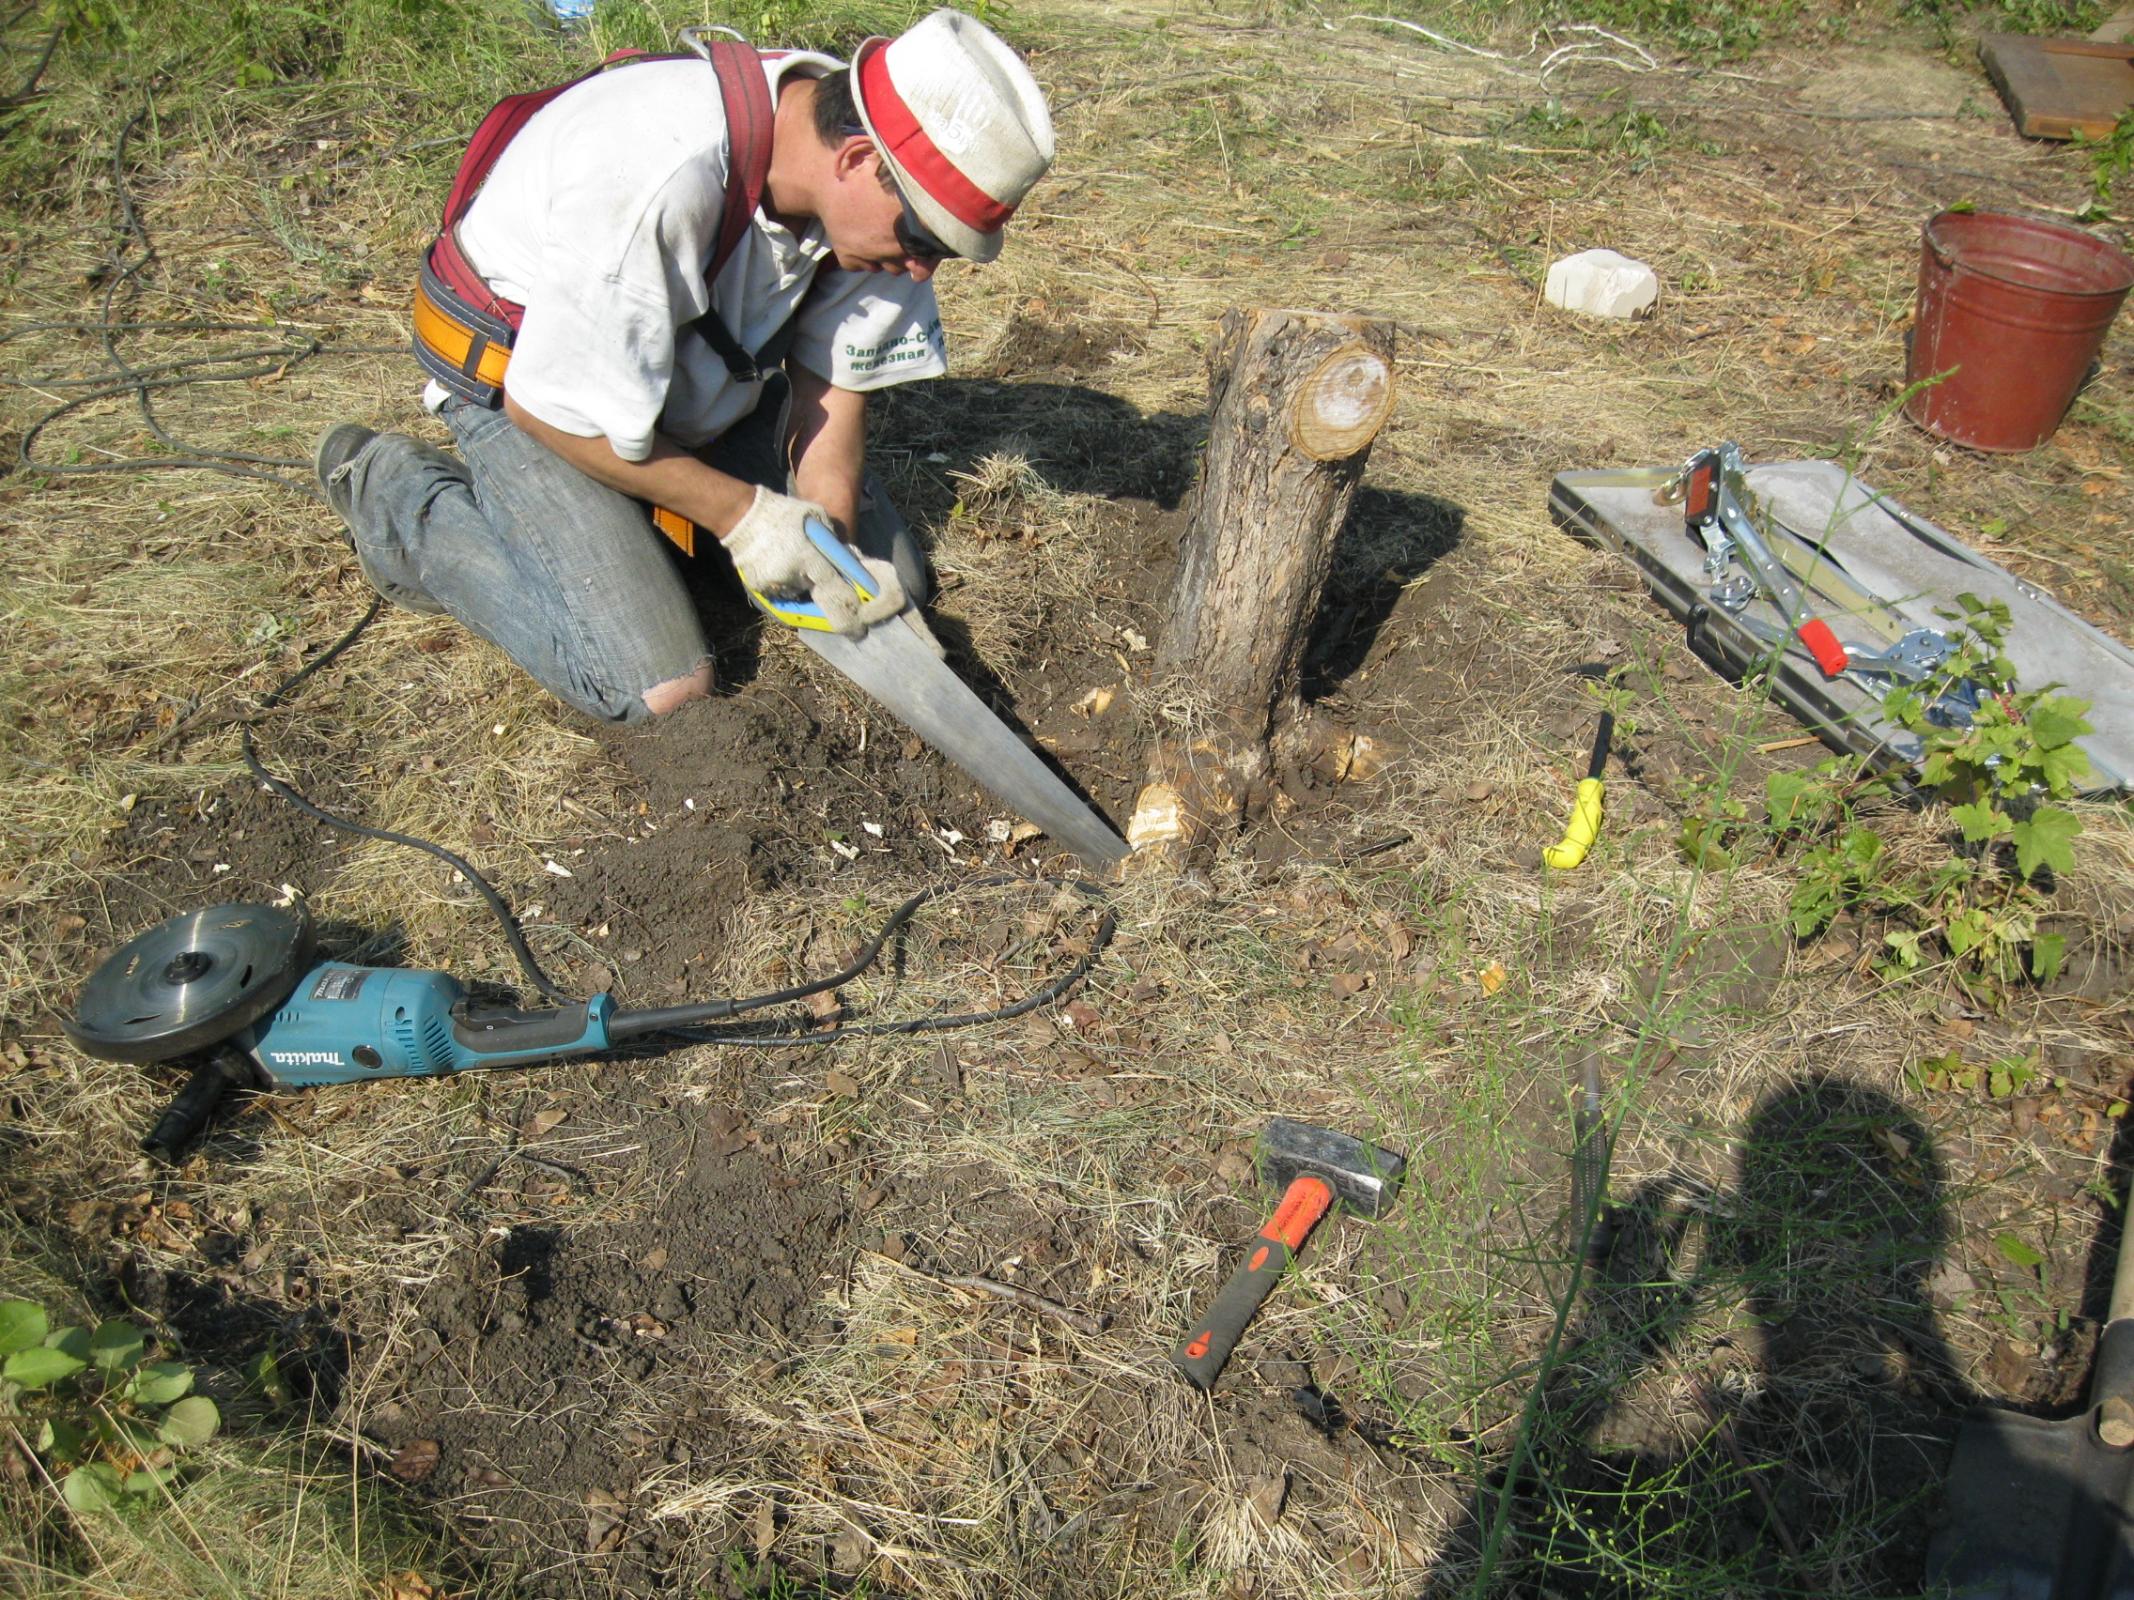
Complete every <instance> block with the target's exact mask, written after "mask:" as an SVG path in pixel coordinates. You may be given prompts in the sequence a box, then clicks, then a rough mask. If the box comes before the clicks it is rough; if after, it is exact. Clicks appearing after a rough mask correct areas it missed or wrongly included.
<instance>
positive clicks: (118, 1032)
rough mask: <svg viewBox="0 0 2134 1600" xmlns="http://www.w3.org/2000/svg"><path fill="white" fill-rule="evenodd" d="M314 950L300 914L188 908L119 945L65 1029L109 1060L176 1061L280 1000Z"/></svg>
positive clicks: (247, 908)
mask: <svg viewBox="0 0 2134 1600" xmlns="http://www.w3.org/2000/svg"><path fill="white" fill-rule="evenodd" d="M311 953H312V933H311V919H310V918H309V917H307V916H306V915H305V914H304V913H303V912H302V911H301V910H296V909H291V910H283V909H281V908H280V907H278V906H262V905H247V904H243V903H236V904H231V905H221V906H215V907H213V908H212V909H210V910H207V911H188V912H184V913H182V914H181V915H178V916H175V917H171V918H169V919H168V920H166V921H163V922H159V923H157V924H156V925H155V926H154V927H153V928H150V929H149V930H148V931H147V932H146V933H144V934H141V935H139V936H138V937H137V938H134V939H131V940H129V941H127V943H125V944H123V945H121V946H120V947H119V948H118V949H117V950H116V951H114V952H113V953H112V954H111V956H110V957H109V958H108V959H107V960H106V961H105V962H104V964H103V965H102V966H100V967H98V968H97V969H96V972H95V973H94V974H93V975H92V976H91V977H90V979H89V981H88V982H87V983H85V984H84V985H82V992H81V998H80V1000H79V1001H77V1002H76V1004H75V1008H74V1015H73V1017H71V1018H62V1019H61V1021H60V1026H61V1027H63V1028H64V1029H66V1032H67V1037H68V1038H70V1039H72V1040H73V1041H74V1042H75V1043H76V1044H77V1045H79V1046H80V1047H81V1048H82V1049H83V1050H84V1051H86V1052H87V1053H88V1054H90V1055H92V1056H98V1057H101V1058H102V1059H104V1060H106V1061H131V1062H135V1063H148V1062H155V1061H169V1060H171V1059H173V1058H174V1057H177V1056H182V1055H188V1054H190V1053H191V1052H193V1051H195V1050H199V1049H203V1048H205V1047H206V1046H208V1045H211V1044H215V1043H218V1042H219V1041H221V1040H223V1039H227V1038H229V1037H230V1035H232V1034H234V1033H236V1032H237V1031H238V1030H239V1029H240V1028H245V1027H249V1026H250V1025H251V1024H252V1023H254V1022H257V1021H258V1020H259V1019H260V1018H261V1017H263V1016H265V1015H266V1014H267V1013H268V1012H270V1011H272V1010H273V1009H274V1008H275V1007H276V1006H279V1005H280V1004H281V1003H282V1002H283V1001H284V1000H286V999H287V998H288V997H289V991H290V990H291V989H293V988H295V987H296V980H297V978H298V976H299V975H300V974H301V973H302V972H303V971H304V970H305V968H306V967H308V966H309V965H310V963H311Z"/></svg>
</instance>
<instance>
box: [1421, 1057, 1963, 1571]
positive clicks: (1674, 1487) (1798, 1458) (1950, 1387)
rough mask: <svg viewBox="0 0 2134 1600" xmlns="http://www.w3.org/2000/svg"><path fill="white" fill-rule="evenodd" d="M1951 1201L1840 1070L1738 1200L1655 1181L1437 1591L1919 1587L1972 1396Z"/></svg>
mask: <svg viewBox="0 0 2134 1600" xmlns="http://www.w3.org/2000/svg"><path fill="white" fill-rule="evenodd" d="M1944 1203H1945V1201H1944V1183H1943V1174H1942V1168H1941V1162H1940V1159H1939V1158H1938V1156H1937V1155H1936V1153H1935V1150H1934V1147H1933V1143H1932V1140H1931V1139H1930V1137H1929V1136H1928V1134H1927V1132H1926V1130H1925V1129H1924V1128H1923V1127H1922V1126H1921V1125H1920V1124H1919V1123H1918V1121H1917V1120H1916V1119H1914V1118H1913V1116H1912V1115H1911V1114H1910V1113H1909V1112H1908V1111H1906V1110H1905V1108H1904V1107H1903V1106H1902V1105H1900V1104H1899V1103H1898V1102H1896V1101H1895V1100H1893V1099H1891V1098H1890V1097H1889V1096H1887V1095H1885V1094H1883V1093H1881V1092H1880V1091H1879V1090H1876V1089H1873V1088H1870V1087H1868V1086H1866V1085H1863V1084H1859V1083H1854V1082H1850V1081H1848V1080H1846V1079H1843V1078H1838V1077H1826V1076H1811V1077H1807V1078H1804V1079H1801V1080H1800V1081H1798V1082H1795V1083H1793V1084H1790V1085H1788V1086H1786V1087H1785V1088H1783V1089H1780V1090H1778V1091H1776V1092H1774V1093H1772V1094H1770V1095H1768V1096H1767V1097H1766V1098H1765V1099H1764V1101H1763V1102H1762V1103H1761V1104H1760V1105H1759V1106H1758V1107H1757V1108H1756V1110H1755V1112H1754V1113H1753V1114H1752V1116H1751V1118H1750V1121H1749V1125H1748V1128H1747V1132H1746V1135H1745V1138H1744V1140H1743V1142H1742V1147H1741V1158H1740V1168H1739V1179H1738V1182H1737V1184H1736V1186H1735V1187H1734V1189H1732V1190H1731V1191H1713V1190H1711V1189H1709V1188H1707V1187H1705V1186H1703V1185H1701V1184H1697V1183H1694V1182H1690V1181H1687V1180H1684V1179H1681V1178H1678V1177H1674V1176H1671V1175H1668V1176H1662V1177H1659V1178H1656V1179H1653V1180H1650V1181H1648V1182H1646V1183H1644V1184H1642V1185H1641V1186H1640V1187H1639V1188H1638V1189H1637V1191H1636V1192H1635V1193H1634V1194H1633V1195H1632V1196H1631V1197H1630V1198H1629V1200H1628V1201H1627V1203H1625V1204H1624V1205H1622V1206H1621V1207H1619V1208H1617V1209H1616V1210H1615V1211H1614V1212H1613V1213H1612V1214H1611V1215H1610V1217H1609V1219H1608V1226H1607V1227H1606V1228H1605V1230H1604V1238H1603V1239H1602V1240H1601V1241H1600V1242H1599V1243H1598V1244H1597V1246H1596V1249H1595V1259H1594V1261H1593V1263H1592V1268H1591V1271H1592V1277H1591V1278H1590V1280H1589V1284H1588V1287H1587V1290H1586V1292H1585V1294H1584V1296H1583V1298H1582V1302H1581V1304H1580V1306H1579V1308H1578V1310H1577V1313H1576V1315H1575V1318H1574V1320H1573V1323H1572V1325H1571V1328H1570V1330H1569V1331H1568V1333H1567V1336H1566V1338H1565V1340H1564V1342H1563V1345H1562V1349H1561V1354H1560V1357H1559V1359H1558V1360H1557V1362H1556V1363H1555V1364H1554V1366H1553V1369H1552V1370H1551V1372H1550V1374H1549V1375H1548V1377H1547V1378H1546V1379H1545V1381H1544V1383H1543V1387H1542V1392H1541V1394H1540V1395H1539V1396H1538V1398H1537V1403H1536V1405H1535V1407H1534V1410H1533V1413H1532V1415H1531V1418H1530V1420H1529V1424H1528V1427H1527V1429H1526V1431H1525V1436H1524V1443H1523V1446H1517V1447H1514V1454H1515V1455H1516V1462H1515V1461H1514V1457H1513V1456H1512V1455H1508V1456H1507V1457H1505V1458H1504V1459H1501V1460H1499V1461H1497V1462H1496V1463H1494V1464H1493V1465H1492V1466H1491V1467H1490V1468H1489V1469H1488V1470H1487V1471H1486V1472H1485V1473H1484V1474H1483V1476H1482V1479H1481V1482H1480V1484H1479V1486H1478V1488H1477V1490H1476V1492H1475V1494H1474V1496H1473V1498H1472V1501H1471V1503H1470V1505H1469V1507H1468V1510H1467V1513H1466V1515H1465V1518H1464V1519H1463V1523H1462V1525H1461V1526H1460V1527H1459V1528H1458V1529H1457V1531H1456V1532H1455V1533H1454V1535H1453V1536H1452V1538H1451V1539H1450V1540H1449V1541H1448V1542H1447V1544H1446V1545H1445V1546H1444V1550H1443V1554H1442V1555H1441V1557H1440V1559H1439V1562H1438V1565H1437V1567H1436V1568H1435V1570H1433V1572H1432V1573H1431V1575H1430V1576H1429V1578H1428V1579H1427V1580H1426V1581H1425V1584H1424V1587H1423V1590H1422V1593H1423V1595H1424V1596H1426V1597H1430V1600H1449V1597H1451V1596H1454V1595H1476V1596H1480V1595H1529V1594H1533V1595H1540V1594H1548V1595H1560V1596H1574V1595H1611V1596H1616V1595H1621V1596H1627V1595H1641V1594H1648V1593H1654V1592H1663V1591H1664V1592H1692V1591H1697V1592H1702V1591H1705V1590H1710V1591H1711V1592H1715V1593H1717V1592H1722V1591H1725V1592H1734V1593H1779V1592H1789V1593H1836V1592H1845V1593H1869V1592H1873V1593H1891V1592H1902V1591H1904V1590H1908V1589H1909V1590H1914V1591H1916V1587H1917V1584H1918V1581H1919V1571H1920V1551H1921V1548H1922V1547H1923V1544H1924V1541H1925V1537H1926V1529H1927V1525H1928V1519H1929V1517H1930V1515H1931V1513H1932V1511H1933V1509H1934V1501H1935V1499H1936V1496H1935V1493H1934V1490H1935V1489H1936V1487H1937V1486H1938V1484H1939V1483H1940V1481H1941V1477H1942V1472H1943V1469H1944V1465H1945V1463H1946V1459H1947V1454H1948V1446H1949V1441H1950V1439H1951V1438H1952V1436H1953V1434H1954V1431H1955V1423H1956V1418H1957V1415H1958V1413H1959V1412H1960V1410H1961V1409H1962V1406H1963V1404H1964V1403H1965V1401H1966V1400H1967V1399H1968V1398H1970V1396H1969V1393H1968V1391H1967V1390H1966V1389H1965V1387H1964V1385H1963V1384H1962V1383H1961V1382H1960V1381H1959V1380H1958V1379H1957V1378H1956V1377H1955V1376H1954V1373H1953V1370H1952V1368H1951V1364H1950V1362H1949V1358H1948V1353H1947V1351H1946V1348H1945V1347H1944V1345H1943V1343H1942V1339H1941V1336H1940V1333H1939V1331H1938V1329H1937V1327H1936V1322H1935V1317H1934V1313H1933V1311H1932V1308H1931V1306H1930V1304H1929V1302H1928V1298H1927V1289H1926V1283H1927V1278H1928V1275H1929V1274H1930V1273H1931V1272H1932V1270H1933V1268H1934V1265H1935V1263H1936V1261H1937V1260H1938V1258H1939V1256H1940V1254H1941V1251H1942V1248H1943V1246H1944V1244H1945V1243H1946V1241H1947V1238H1948V1224H1947V1220H1946V1216H1945V1212H1944Z"/></svg>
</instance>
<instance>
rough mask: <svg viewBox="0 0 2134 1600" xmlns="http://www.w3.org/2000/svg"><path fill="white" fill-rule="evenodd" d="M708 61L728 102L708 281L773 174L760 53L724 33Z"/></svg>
mask: <svg viewBox="0 0 2134 1600" xmlns="http://www.w3.org/2000/svg"><path fill="white" fill-rule="evenodd" d="M711 65H712V69H713V70H714V71H716V72H717V73H718V75H719V99H720V101H721V103H722V104H723V105H724V106H725V108H726V209H725V211H724V212H723V213H721V215H720V217H719V242H718V244H717V245H716V246H715V247H714V248H713V250H712V252H711V265H710V267H709V268H707V269H706V271H705V273H704V278H705V281H706V283H707V284H708V283H709V282H711V281H712V280H713V279H716V278H717V277H718V275H719V269H720V268H722V267H724V266H725V265H726V263H727V261H728V259H729V258H731V257H732V255H733V253H734V251H735V250H736V249H738V248H739V247H740V244H741V241H742V239H743V238H744V237H746V236H747V233H748V228H749V224H750V223H751V222H753V221H755V219H756V207H758V206H759V205H761V204H762V203H763V186H764V185H765V184H766V183H768V182H769V181H770V176H771V117H772V106H771V86H770V81H769V80H768V79H767V78H765V77H764V75H763V58H762V57H761V56H759V55H758V54H757V53H756V52H755V50H754V49H753V48H752V47H750V46H748V45H745V44H739V43H736V42H735V41H733V40H730V39H722V40H720V41H719V42H718V43H717V44H715V45H713V46H712V47H711Z"/></svg>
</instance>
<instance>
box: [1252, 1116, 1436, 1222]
mask: <svg viewBox="0 0 2134 1600" xmlns="http://www.w3.org/2000/svg"><path fill="white" fill-rule="evenodd" d="M1407 1166H1408V1163H1407V1162H1406V1161H1405V1160H1403V1159H1402V1158H1401V1157H1399V1156H1397V1155H1395V1154H1394V1153H1393V1152H1392V1151H1390V1150H1385V1149H1381V1148H1380V1147H1379V1146H1377V1145H1375V1144H1365V1143H1364V1142H1363V1141H1362V1140H1361V1139H1356V1138H1351V1137H1350V1136H1349V1135H1348V1134H1345V1133H1336V1132H1335V1131H1334V1130H1333V1129H1332V1128H1315V1127H1313V1126H1312V1125H1311V1124H1310V1123H1308V1122H1292V1121H1290V1120H1289V1118H1287V1117H1276V1118H1275V1119H1274V1120H1273V1121H1272V1122H1270V1123H1268V1124H1267V1131H1266V1133H1264V1134H1262V1135H1261V1136H1260V1178H1261V1181H1262V1182H1264V1183H1266V1184H1267V1186H1268V1187H1269V1188H1272V1189H1286V1188H1288V1187H1289V1185H1290V1183H1291V1182H1292V1181H1293V1180H1295V1179H1297V1178H1319V1179H1321V1180H1323V1181H1324V1182H1325V1183H1326V1184H1327V1185H1328V1186H1329V1187H1330V1188H1331V1189H1332V1190H1333V1191H1334V1198H1335V1199H1336V1200H1337V1201H1339V1202H1340V1204H1341V1207H1342V1209H1343V1210H1345V1211H1347V1212H1348V1213H1349V1214H1350V1215H1351V1216H1358V1217H1373V1218H1376V1217H1382V1216H1384V1215H1385V1214H1386V1212H1387V1210H1388V1209H1389V1208H1390V1207H1391V1206H1392V1204H1393V1199H1394V1196H1396V1195H1398V1194H1399V1193H1400V1180H1401V1174H1402V1173H1403V1172H1404V1171H1406V1170H1407Z"/></svg>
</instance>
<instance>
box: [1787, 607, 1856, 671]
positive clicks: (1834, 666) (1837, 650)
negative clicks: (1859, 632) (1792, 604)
mask: <svg viewBox="0 0 2134 1600" xmlns="http://www.w3.org/2000/svg"><path fill="white" fill-rule="evenodd" d="M1800 639H1801V643H1802V644H1804V645H1806V646H1807V647H1808V653H1809V654H1810V655H1811V656H1813V657H1815V664H1816V665H1817V666H1818V667H1820V668H1822V669H1823V676H1824V677H1826V678H1835V677H1836V676H1837V675H1838V674H1839V673H1841V672H1843V671H1844V670H1845V668H1846V667H1847V666H1848V665H1850V664H1851V661H1852V658H1851V657H1850V656H1848V655H1846V653H1845V647H1844V646H1843V645H1842V644H1839V643H1838V636H1837V635H1836V634H1834V633H1832V632H1831V631H1830V624H1829V623H1827V622H1825V621H1824V620H1823V619H1822V618H1821V617H1812V618H1810V619H1809V620H1808V621H1806V622H1804V623H1802V624H1801V630H1800Z"/></svg>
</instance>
